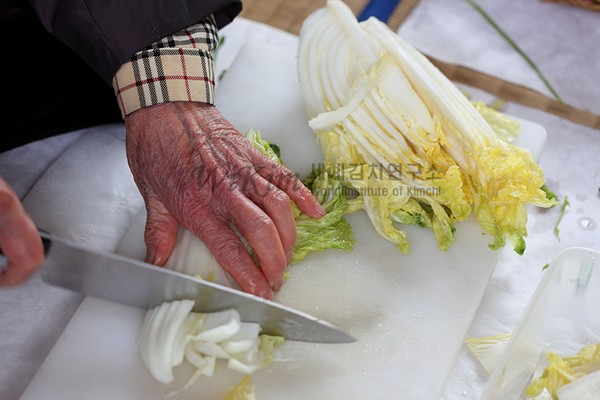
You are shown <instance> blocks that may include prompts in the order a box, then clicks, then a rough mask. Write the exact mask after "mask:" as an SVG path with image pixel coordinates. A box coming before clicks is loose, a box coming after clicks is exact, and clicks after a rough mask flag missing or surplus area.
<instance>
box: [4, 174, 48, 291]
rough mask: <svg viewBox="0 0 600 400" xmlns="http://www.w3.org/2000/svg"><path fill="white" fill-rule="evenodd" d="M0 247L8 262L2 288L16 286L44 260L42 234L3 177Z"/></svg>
mask: <svg viewBox="0 0 600 400" xmlns="http://www.w3.org/2000/svg"><path fill="white" fill-rule="evenodd" d="M0 248H1V249H2V252H3V253H4V256H5V257H6V259H7V260H8V265H7V267H6V269H5V270H4V271H3V272H2V274H0V286H16V285H19V284H21V283H23V282H24V281H25V280H27V278H29V277H30V276H31V275H32V274H33V273H34V272H35V271H36V270H37V269H38V268H39V266H40V265H41V264H42V262H43V261H44V248H43V245H42V240H41V238H40V235H39V233H38V231H37V229H36V228H35V225H34V224H33V221H31V218H29V216H28V215H27V213H26V212H25V209H24V208H23V206H22V205H21V202H20V201H19V199H18V197H17V196H16V194H15V193H14V192H13V191H12V189H10V187H8V185H7V184H6V183H5V182H4V181H3V180H2V179H1V178H0Z"/></svg>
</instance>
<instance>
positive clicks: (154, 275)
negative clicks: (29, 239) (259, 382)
mask: <svg viewBox="0 0 600 400" xmlns="http://www.w3.org/2000/svg"><path fill="white" fill-rule="evenodd" d="M40 235H41V236H42V240H43V241H44V247H45V249H46V258H45V261H44V264H43V265H42V268H41V276H42V280H43V281H44V282H46V283H48V284H51V285H54V286H59V287H62V288H66V289H69V290H72V291H76V292H80V293H84V294H86V295H91V296H94V297H99V298H102V299H106V300H110V301H115V302H119V303H123V304H127V305H131V306H136V307H140V308H144V309H151V308H153V307H155V306H157V305H160V304H162V303H164V302H170V301H174V300H183V299H189V300H194V301H195V306H194V309H193V311H195V312H203V313H209V312H216V311H222V310H225V309H230V308H234V309H235V310H237V311H238V313H239V314H240V318H241V320H242V321H245V322H254V323H258V324H260V326H261V328H262V331H263V332H264V333H266V334H270V335H279V336H283V337H285V338H286V339H287V340H293V341H301V342H316V343H351V342H354V341H355V339H354V338H353V337H351V336H350V335H348V334H346V333H345V332H343V331H341V330H340V329H338V328H337V327H335V326H334V325H332V324H331V323H329V322H327V321H324V320H321V319H319V318H317V317H314V316H312V315H310V314H307V313H304V312H301V311H298V310H294V309H292V308H290V307H287V306H284V305H282V304H278V303H276V302H273V301H269V300H266V299H263V298H260V297H257V296H254V295H251V294H248V293H244V292H241V291H238V290H235V289H231V288H228V287H225V286H221V285H218V284H215V283H212V282H209V281H205V280H201V279H197V278H194V277H191V276H188V275H185V274H182V273H179V272H175V271H171V270H168V269H165V268H161V267H157V266H154V265H151V264H147V263H144V262H141V261H137V260H134V259H129V258H126V257H123V256H120V255H117V254H111V253H108V252H100V251H95V250H92V249H89V248H86V247H83V246H80V245H78V244H77V243H74V242H71V241H68V240H65V239H62V238H58V237H54V236H52V235H50V234H48V233H45V232H42V233H40Z"/></svg>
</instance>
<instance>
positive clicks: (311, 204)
mask: <svg viewBox="0 0 600 400" xmlns="http://www.w3.org/2000/svg"><path fill="white" fill-rule="evenodd" d="M261 156H262V155H261ZM265 162H268V163H271V167H270V168H256V169H257V172H258V173H259V174H260V175H261V176H263V177H264V178H265V179H266V180H268V181H269V182H271V183H273V184H274V185H275V186H277V187H278V188H279V189H281V190H282V191H284V192H285V193H286V194H287V195H288V196H289V197H290V199H291V200H292V201H293V202H294V203H296V205H297V206H298V208H299V209H300V210H302V212H304V213H305V214H307V215H309V216H311V217H313V218H321V217H322V216H324V215H325V214H326V212H325V209H324V208H323V206H321V204H319V201H318V200H317V199H316V197H315V196H313V194H312V192H311V191H310V190H309V189H308V188H307V187H306V186H304V184H303V183H302V182H301V181H300V179H299V178H298V176H296V174H294V173H293V172H292V171H291V170H289V169H288V168H286V167H284V166H283V165H279V164H276V163H272V162H271V161H265V160H264V157H263V160H262V165H265ZM258 165H261V164H258Z"/></svg>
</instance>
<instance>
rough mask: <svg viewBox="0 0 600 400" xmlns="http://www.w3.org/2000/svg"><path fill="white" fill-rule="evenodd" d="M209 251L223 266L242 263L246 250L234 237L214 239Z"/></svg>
mask: <svg viewBox="0 0 600 400" xmlns="http://www.w3.org/2000/svg"><path fill="white" fill-rule="evenodd" d="M212 247H213V248H212V249H211V251H212V252H213V254H214V255H215V257H216V258H217V259H218V260H220V261H221V262H222V263H223V264H224V266H225V267H233V268H235V267H239V266H240V265H242V264H243V263H244V260H245V256H246V254H247V251H246V249H245V248H243V246H242V244H241V243H240V242H239V241H238V240H236V239H234V238H223V239H221V240H216V241H215V242H214V244H213V246H212Z"/></svg>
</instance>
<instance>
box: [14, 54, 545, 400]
mask: <svg viewBox="0 0 600 400" xmlns="http://www.w3.org/2000/svg"><path fill="white" fill-rule="evenodd" d="M295 63H296V59H295V53H294V50H293V49H290V51H282V50H281V49H279V48H276V47H270V46H267V45H259V44H252V45H246V46H245V47H244V48H243V49H242V51H241V53H240V54H239V55H238V58H237V59H236V61H235V62H234V64H233V66H232V67H231V68H230V69H229V71H228V72H227V75H226V76H225V78H224V80H223V81H222V82H221V84H220V86H219V88H218V91H217V102H218V105H219V108H220V109H221V111H222V112H223V114H224V115H225V116H226V117H227V118H228V119H229V120H230V121H231V122H232V123H233V124H234V125H235V126H237V127H238V128H239V129H240V130H241V131H245V130H247V129H249V128H257V129H259V130H260V131H261V132H262V133H263V136H264V137H265V138H267V139H270V140H272V141H274V142H276V143H278V144H279V145H280V146H281V147H282V152H283V154H282V155H283V158H284V160H285V161H286V162H287V164H288V165H289V166H290V167H291V168H292V169H293V170H295V171H296V172H299V173H300V174H301V175H304V174H305V173H307V172H308V171H309V170H310V169H311V166H312V164H313V163H319V162H320V161H321V159H322V158H321V153H320V148H319V146H318V144H317V143H316V140H315V138H314V134H313V133H312V132H311V131H310V130H309V128H308V127H307V124H306V117H305V114H304V107H303V104H302V99H301V95H300V91H299V87H298V84H297V78H296V68H295V65H296V64H295ZM522 127H523V132H522V135H521V138H520V143H521V144H522V145H524V146H526V147H528V148H530V149H531V150H532V152H533V153H534V154H535V155H539V153H540V151H541V148H542V147H543V143H544V141H545V137H546V134H545V131H544V129H543V128H542V127H541V126H539V125H537V124H533V123H528V122H525V121H523V124H522ZM90 140H91V139H90ZM90 146H95V144H90ZM96 149H97V151H98V152H101V151H103V149H102V148H100V147H98V146H96ZM68 153H69V152H67V153H65V154H64V155H63V157H70V155H69V154H68ZM40 184H43V179H42V181H41V182H40ZM73 184H80V185H85V183H84V182H74V183H73ZM30 201H31V202H32V203H35V202H36V199H31V200H30ZM37 201H41V200H37ZM65 207H66V206H65ZM142 217H143V215H142ZM348 220H349V221H350V222H351V224H352V226H353V229H354V236H355V239H356V247H355V249H354V251H352V252H343V251H338V250H330V251H326V252H323V253H319V254H312V255H310V256H309V257H307V258H306V259H305V260H304V261H303V262H302V263H300V264H298V265H295V266H292V267H290V269H289V271H290V279H289V280H288V281H287V282H286V284H285V285H284V287H283V289H282V290H281V292H280V293H279V294H278V296H277V300H278V301H280V302H281V303H284V304H286V305H290V306H293V307H296V308H298V309H300V310H302V311H305V312H308V313H311V314H314V315H316V316H318V317H320V318H323V319H325V320H328V321H330V322H332V323H334V324H335V325H337V326H339V327H340V328H342V329H344V330H346V331H347V332H348V333H350V334H351V335H353V336H355V337H356V339H357V340H358V341H357V342H356V343H352V344H343V345H331V344H329V345H325V344H310V343H295V342H287V343H285V344H284V345H283V346H282V347H280V348H279V349H278V350H277V351H276V357H275V362H274V363H273V364H272V366H270V367H269V368H267V369H265V370H261V371H259V372H257V373H256V374H255V375H254V376H253V378H252V382H253V384H254V386H255V389H256V395H257V399H258V400H280V399H284V398H285V399H302V400H313V399H327V400H333V399H343V400H352V399H356V400H364V399H382V400H384V399H385V400H387V399H392V398H399V399H418V400H425V399H438V398H439V397H440V395H441V393H442V390H443V387H444V384H445V381H446V379H447V376H448V374H449V371H450V368H451V367H452V365H453V363H454V359H455V357H456V354H457V352H458V351H459V349H460V348H461V346H462V342H463V339H464V336H465V333H466V331H467V329H468V327H469V325H470V323H471V320H472V318H473V316H474V314H475V312H476V310H477V308H478V306H479V303H480V300H481V297H482V295H483V292H484V291H485V288H486V285H487V283H488V280H489V278H490V275H491V273H492V271H493V268H494V266H495V265H496V262H497V260H498V256H499V254H498V253H497V252H493V251H491V250H490V249H489V248H488V247H487V244H488V238H487V237H486V236H484V235H482V234H481V229H480V228H479V226H478V225H477V224H476V223H475V221H474V220H473V219H470V220H468V221H465V222H463V223H459V224H457V236H456V242H455V243H454V245H453V246H452V247H451V248H450V250H448V251H447V252H445V253H442V252H440V251H439V250H438V247H437V244H436V242H435V240H434V238H433V235H432V233H431V231H430V230H425V229H421V228H416V227H408V228H407V229H406V230H407V232H408V237H409V239H410V241H411V245H412V249H411V253H410V254H408V255H403V254H401V253H399V252H398V250H396V248H395V247H394V246H393V245H392V244H391V243H389V242H387V241H385V240H383V239H382V238H381V237H379V236H378V235H377V234H376V232H375V231H374V229H373V228H372V227H371V225H370V223H369V221H368V219H367V217H366V216H365V215H364V213H362V212H361V213H358V214H354V215H351V216H349V217H348ZM130 221H131V220H129V221H128V222H129V223H130V224H131V222H130ZM142 223H143V218H137V219H135V221H134V222H133V225H132V226H131V229H130V230H129V231H128V232H127V233H126V234H125V238H124V240H123V241H122V242H121V246H120V248H119V251H120V252H121V253H127V254H129V255H137V256H139V257H141V256H142V255H143V244H142V242H141V234H140V232H141V227H142V225H141V224H142ZM47 229H49V227H47ZM115 247H116V246H115ZM143 316H144V311H142V310H139V309H135V308H131V307H127V306H122V305H119V304H114V303H111V302H107V301H103V300H99V299H95V298H91V297H87V298H86V299H85V300H84V302H83V303H82V305H81V307H80V308H79V309H78V311H77V312H76V314H75V316H74V317H73V319H72V320H71V321H70V323H69V325H68V326H67V327H66V329H65V331H64V333H63V334H62V336H61V337H60V339H59V340H58V342H57V343H56V345H55V347H54V348H53V350H52V351H51V353H50V354H49V356H48V357H47V359H46V360H45V361H44V363H43V365H42V366H41V368H40V370H39V371H38V373H37V374H36V376H35V377H34V379H33V381H32V382H31V384H30V385H29V387H28V389H27V391H26V392H25V394H24V395H23V397H22V399H25V400H29V399H42V398H43V399H60V400H65V399H134V398H135V399H157V400H158V399H163V398H164V395H165V394H166V393H168V392H169V391H171V390H173V389H177V388H179V387H181V386H182V385H183V383H184V382H185V381H186V379H187V377H188V376H189V374H190V373H191V369H190V368H189V367H187V366H182V367H180V368H178V369H177V370H176V377H177V380H176V382H175V383H174V384H171V385H168V386H165V385H163V384H160V383H158V382H156V381H154V380H153V379H152V378H151V376H150V375H149V374H148V372H147V371H146V369H145V367H144V366H143V364H142V362H141V360H140V358H139V355H138V353H137V345H136V342H137V337H138V335H139V329H140V325H141V322H142V319H143ZM241 378H242V376H241V375H239V374H236V373H232V372H230V371H228V370H226V369H225V368H224V367H223V368H222V369H221V370H219V371H218V372H217V373H216V376H215V377H213V378H210V379H209V378H202V379H200V380H199V381H198V382H197V383H196V384H194V386H192V387H191V388H190V389H188V390H187V391H185V392H182V393H180V394H179V395H178V396H176V397H175V398H176V399H195V400H200V399H219V398H221V396H222V393H223V392H224V390H225V388H226V387H228V386H230V385H232V384H235V383H237V382H238V381H239V380H240V379H241Z"/></svg>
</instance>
